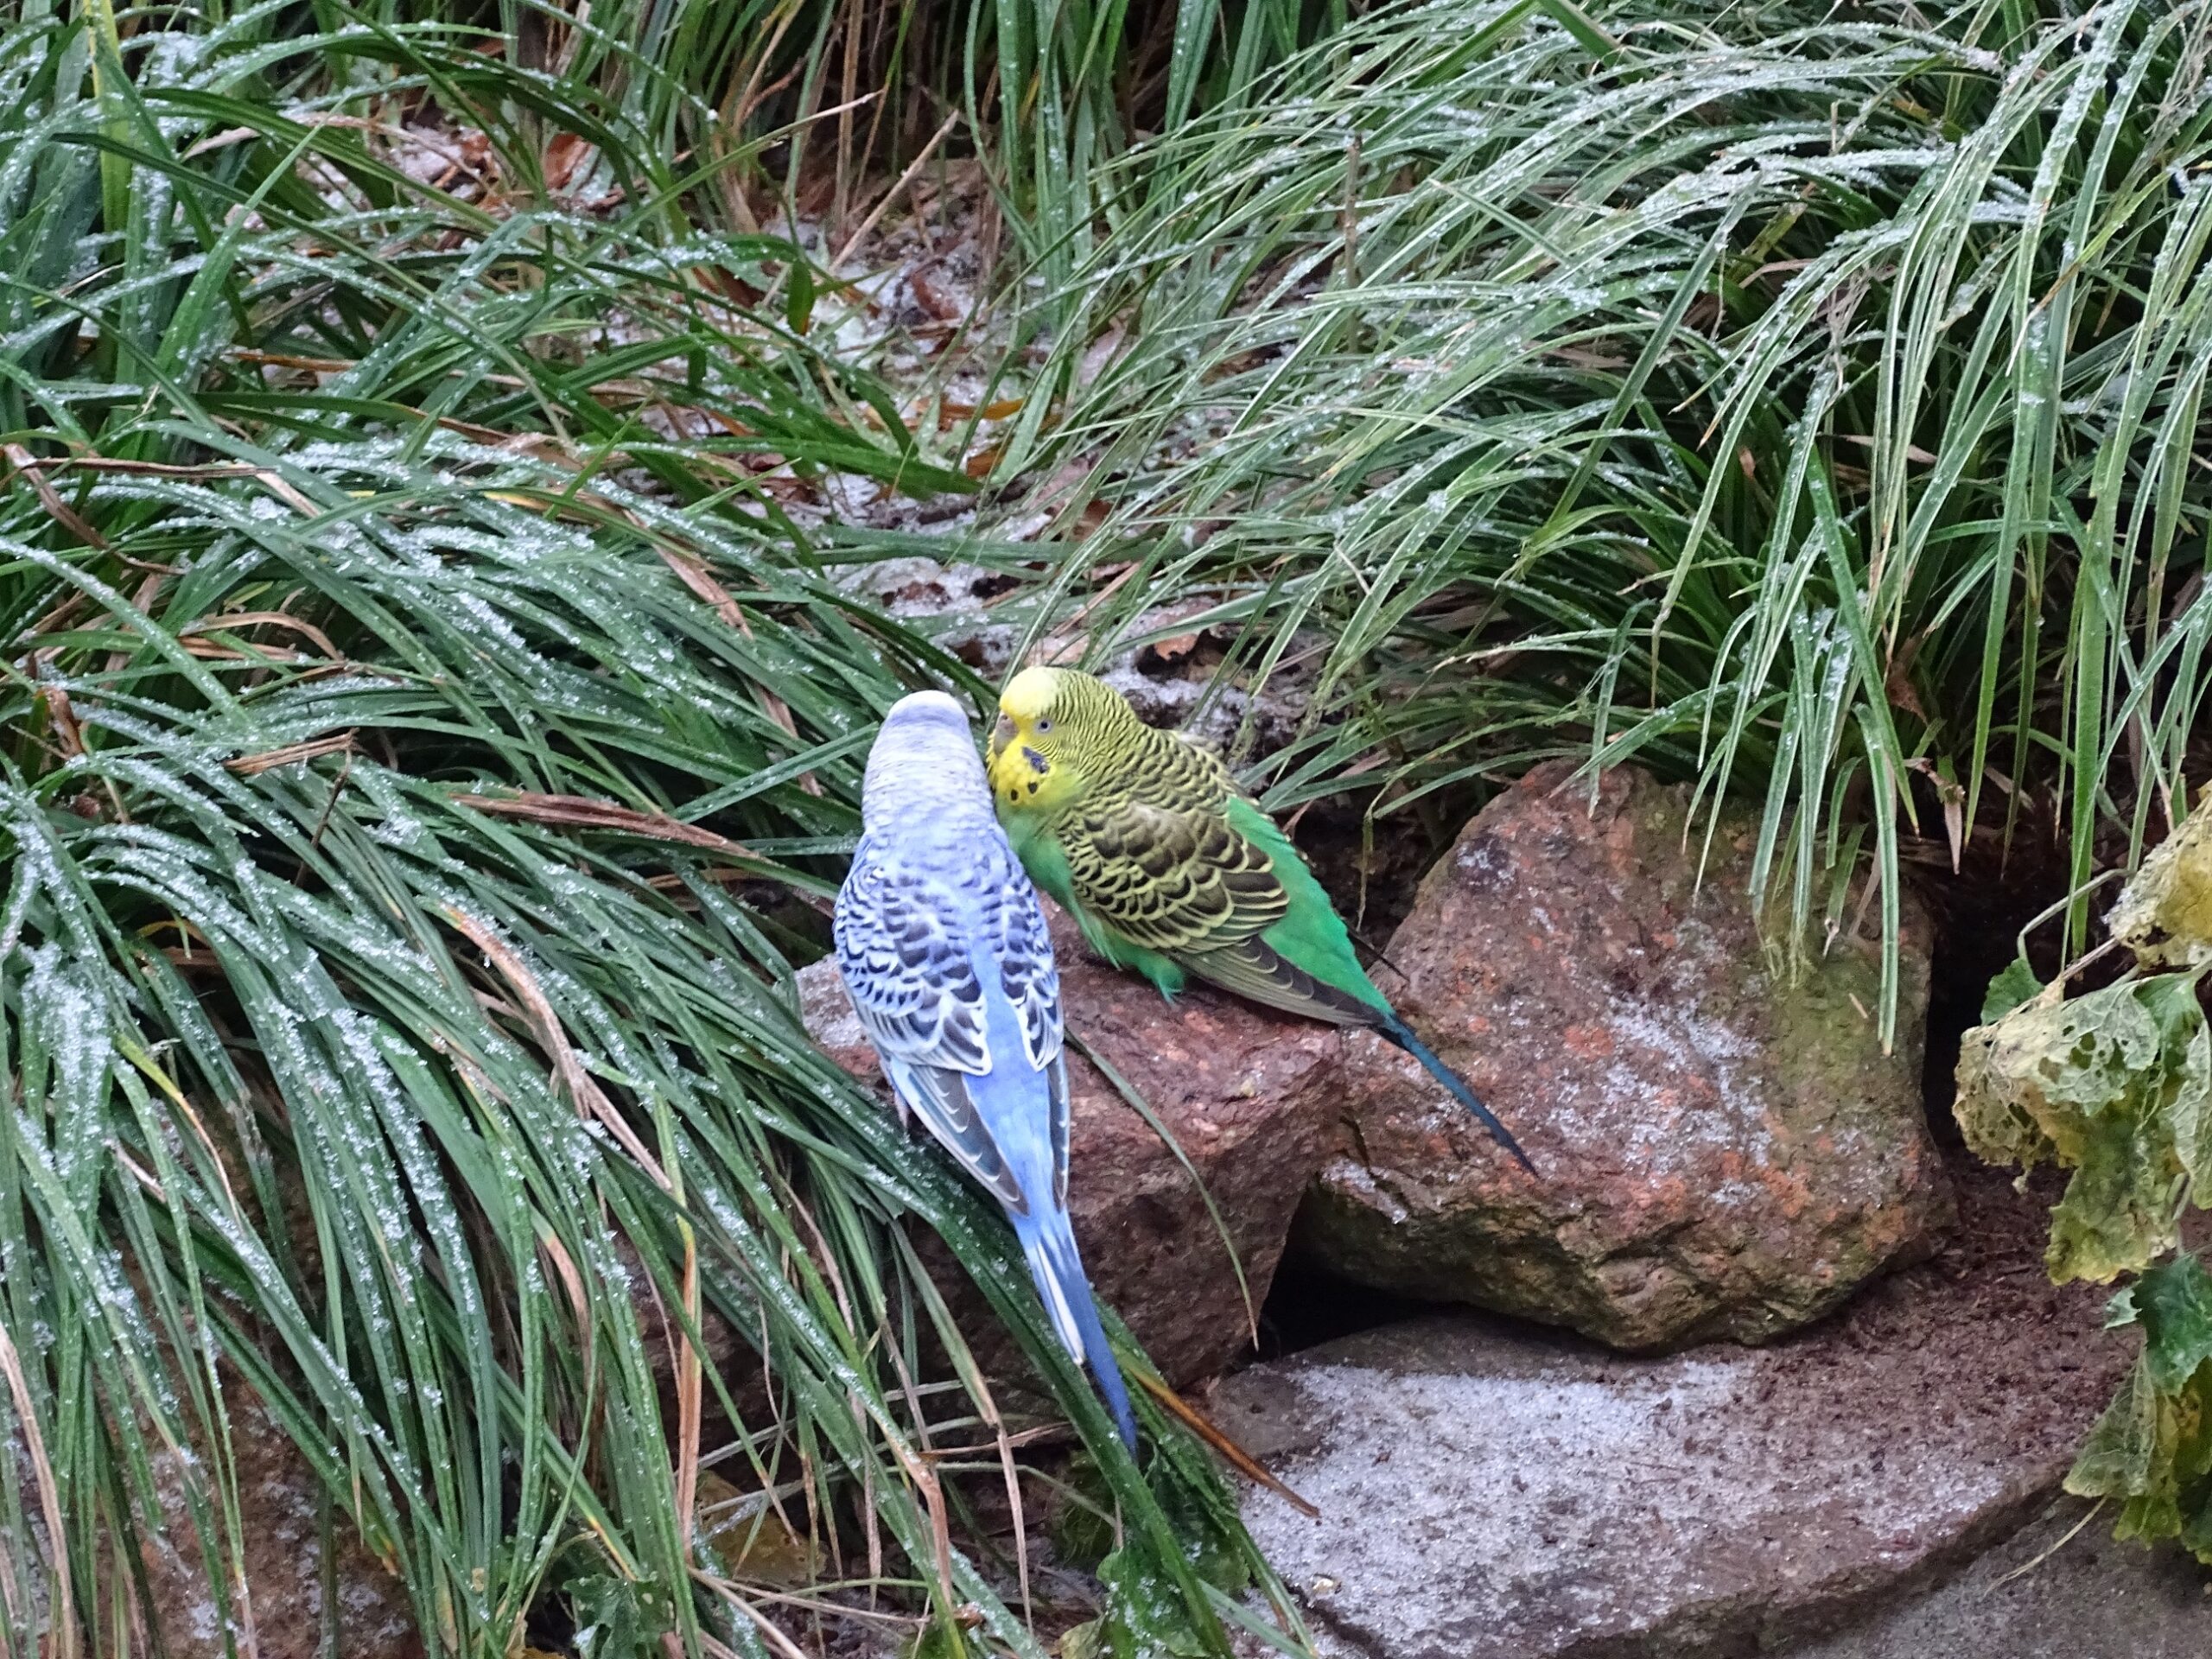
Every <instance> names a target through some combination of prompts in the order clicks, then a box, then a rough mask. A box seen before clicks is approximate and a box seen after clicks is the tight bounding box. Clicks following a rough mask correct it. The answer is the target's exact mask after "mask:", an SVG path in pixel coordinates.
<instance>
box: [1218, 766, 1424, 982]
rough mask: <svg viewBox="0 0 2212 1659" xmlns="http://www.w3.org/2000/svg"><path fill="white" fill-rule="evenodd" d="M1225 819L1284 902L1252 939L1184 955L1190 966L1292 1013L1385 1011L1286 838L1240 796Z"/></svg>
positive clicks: (1317, 887)
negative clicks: (1259, 858)
mask: <svg viewBox="0 0 2212 1659" xmlns="http://www.w3.org/2000/svg"><path fill="white" fill-rule="evenodd" d="M1224 817H1225V821H1226V822H1227V823H1228V825H1229V827H1230V829H1231V830H1232V831H1233V832H1235V834H1236V836H1237V837H1238V838H1239V839H1240V840H1242V841H1243V842H1245V843H1246V844H1247V845H1248V846H1250V847H1252V848H1253V849H1255V850H1256V851H1258V852H1259V853H1261V854H1262V855H1264V856H1265V857H1266V858H1267V860H1268V868H1269V871H1270V872H1271V873H1272V874H1273V875H1274V879H1275V881H1276V883H1277V885H1278V886H1280V887H1281V889H1282V892H1283V897H1284V899H1285V900H1286V905H1285V908H1284V912H1283V914H1282V917H1281V919H1279V920H1277V921H1275V922H1274V923H1273V924H1271V925H1269V926H1268V927H1267V928H1266V929H1265V930H1264V931H1262V932H1260V933H1259V934H1257V935H1256V936H1255V937H1252V938H1247V939H1243V940H1239V941H1236V943H1234V944H1230V945H1227V946H1224V947H1223V948H1221V949H1218V950H1211V951H1206V952H1204V953H1202V954H1199V955H1197V956H1193V957H1187V958H1185V961H1186V963H1187V965H1188V966H1189V968H1190V969H1191V971H1192V973H1194V974H1196V975H1198V977H1200V978H1201V979H1205V980H1208V981H1211V982H1212V983H1214V984H1216V985H1218V986H1220V987H1221V988H1223V989H1224V990H1229V991H1234V992H1236V994H1237V995H1240V996H1249V997H1250V998H1251V999H1252V1000H1253V1001H1255V1002H1264V1003H1266V1004H1268V1006H1269V1007H1278V1008H1282V1009H1286V1010H1287V1011H1288V1012H1290V1013H1293V1014H1308V1015H1311V1016H1313V1017H1314V1018H1317V1019H1322V1020H1334V1021H1337V1022H1338V1023H1345V1022H1349V1023H1351V1024H1355V1025H1367V1024H1370V1023H1371V1022H1372V1020H1373V1019H1374V1017H1375V1015H1376V1014H1383V1015H1385V1016H1388V1015H1389V1013H1390V1003H1389V998H1387V997H1385V996H1384V995H1383V993H1382V992H1381V991H1379V990H1377V989H1376V987H1375V982H1374V981H1373V980H1371V979H1370V978H1368V976H1367V970H1366V969H1364V968H1362V967H1361V966H1360V965H1359V958H1358V957H1357V956H1355V955H1354V954H1353V953H1352V948H1351V933H1350V932H1349V931H1346V929H1345V927H1344V918H1342V917H1340V916H1338V914H1337V910H1336V906H1334V905H1332V904H1331V903H1330V902H1329V895H1328V894H1327V893H1325V892H1323V891H1322V888H1321V884H1320V883H1319V881H1316V880H1314V879H1313V871H1312V870H1310V869H1308V868H1306V860H1305V859H1304V858H1303V857H1302V856H1301V855H1300V853H1299V850H1298V849H1297V848H1296V847H1294V846H1293V845H1292V844H1291V840H1290V837H1289V836H1286V835H1285V834H1283V832H1282V831H1281V829H1277V828H1276V827H1275V824H1274V820H1273V819H1271V818H1269V817H1268V815H1267V814H1266V813H1264V812H1262V810H1260V809H1259V808H1258V807H1256V806H1255V805H1254V804H1252V803H1251V802H1249V801H1248V800H1246V799H1244V798H1243V797H1242V796H1232V797H1230V801H1229V805H1228V810H1227V812H1226V813H1225V815H1224Z"/></svg>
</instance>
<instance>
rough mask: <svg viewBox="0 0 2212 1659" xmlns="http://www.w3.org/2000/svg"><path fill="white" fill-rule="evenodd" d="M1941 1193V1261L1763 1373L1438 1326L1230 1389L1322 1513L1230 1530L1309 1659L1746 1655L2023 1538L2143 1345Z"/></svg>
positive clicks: (2005, 1226) (1993, 1193) (1822, 1329)
mask: <svg viewBox="0 0 2212 1659" xmlns="http://www.w3.org/2000/svg"><path fill="white" fill-rule="evenodd" d="M1958 1175H1959V1192H1960V1200H1961V1225H1960V1227H1959V1229H1958V1230H1957V1232H1956V1233H1955V1234H1954V1235H1953V1236H1952V1237H1951V1239H1950V1240H1949V1241H1948V1243H1947V1244H1946V1245H1945V1246H1944V1247H1943V1248H1942V1249H1941V1250H1940V1251H1939V1253H1938V1254H1937V1255H1936V1256H1935V1257H1934V1258H1933V1259H1932V1260H1930V1261H1929V1262H1925V1263H1923V1264H1922V1265H1921V1266H1919V1267H1916V1268H1912V1269H1910V1270H1908V1271H1907V1272H1905V1273H1903V1274H1898V1275H1897V1276H1895V1277H1894V1278H1892V1279H1891V1280H1889V1281H1885V1282H1883V1283H1882V1284H1880V1285H1878V1286H1877V1287H1875V1288H1874V1289H1873V1290H1872V1291H1871V1292H1870V1293H1869V1294H1866V1296H1864V1297H1862V1298H1861V1299H1860V1300H1859V1301H1858V1302H1857V1303H1856V1304H1855V1305H1854V1306H1852V1307H1851V1308H1850V1309H1849V1310H1848V1311H1847V1312H1846V1313H1843V1314H1842V1315H1840V1316H1839V1317H1838V1318H1835V1319H1831V1320H1829V1321H1827V1322H1826V1323H1824V1324H1822V1325H1819V1326H1816V1327H1815V1328H1814V1329H1812V1330H1810V1331H1808V1332H1805V1333H1803V1334H1802V1335H1800V1336H1798V1337H1796V1338H1792V1339H1790V1340H1789V1341H1786V1342H1783V1343H1782V1344H1777V1345H1775V1346H1773V1347H1770V1348H1763V1349H1758V1350H1746V1349H1742V1348H1734V1347H1719V1346H1716V1347H1710V1348H1705V1349H1700V1350H1698V1351H1694V1352H1692V1353H1688V1354H1683V1355H1678V1356H1675V1357H1669V1358H1658V1359H1652V1358H1632V1357H1624V1356H1619V1355H1615V1354H1609V1353H1606V1352H1605V1351H1602V1350H1599V1349H1597V1348H1595V1347H1593V1346H1592V1345H1590V1344H1586V1343H1584V1342H1582V1341H1581V1340H1580V1339H1578V1338H1571V1337H1567V1336H1564V1335H1561V1334H1558V1333H1554V1332H1544V1331H1541V1330H1538V1329H1535V1328H1532V1327H1529V1326H1525V1325H1513V1324H1510V1323H1508V1322H1505V1321H1503V1320H1501V1319H1497V1318H1496V1317H1495V1316H1491V1315H1482V1314H1453V1315H1449V1316H1438V1317H1433V1318H1427V1319H1418V1320H1415V1321H1414V1322H1411V1323H1408V1324H1404V1325H1395V1326H1389V1327H1385V1328H1383V1329H1380V1330H1376V1331H1370V1332H1363V1333H1361V1334H1359V1335H1357V1336H1352V1337H1347V1338H1341V1339H1339V1340H1337V1341H1334V1342H1331V1343H1326V1344H1322V1345H1321V1346H1319V1347H1316V1348H1313V1349H1310V1350H1307V1351H1305V1352H1303V1353H1300V1354H1298V1355H1295V1356H1293V1357H1290V1358H1288V1359H1285V1360H1280V1361H1275V1362H1271V1363H1267V1364H1262V1365H1259V1366H1255V1367H1254V1368H1252V1369H1251V1370H1248V1371H1245V1372H1243V1374H1241V1375H1240V1376H1235V1377H1232V1378H1231V1379H1230V1380H1229V1381H1228V1382H1227V1383H1224V1385H1223V1386H1222V1388H1221V1389H1220V1391H1219V1393H1218V1394H1217V1396H1216V1398H1215V1401H1214V1408H1215V1412H1216V1416H1217V1421H1219V1422H1220V1423H1221V1425H1222V1427H1224V1429H1226V1430H1227V1431H1228V1432H1229V1433H1230V1434H1232V1435H1234V1436H1235V1437H1236V1439H1237V1440H1240V1441H1242V1442H1243V1444H1244V1445H1245V1446H1247V1447H1248V1448H1249V1450H1250V1451H1252V1452H1254V1453H1255V1454H1256V1455H1258V1456H1259V1457H1260V1458H1262V1459H1263V1460H1264V1461H1266V1462H1267V1463H1268V1465H1269V1466H1270V1467H1271V1468H1273V1469H1274V1471H1276V1472H1277V1473H1278V1474H1279V1475H1281V1477H1282V1478H1284V1479H1285V1480H1286V1481H1287V1482H1288V1483H1289V1484H1290V1485H1291V1486H1292V1487H1294V1489H1296V1490H1297V1491H1299V1492H1300V1493H1302V1494H1303V1495H1304V1496H1305V1497H1306V1498H1308V1499H1310V1500H1311V1501H1312V1502H1313V1503H1316V1504H1318V1505H1319V1507H1320V1510H1321V1512H1322V1517H1321V1519H1320V1520H1319V1522H1313V1521H1310V1520H1307V1519H1306V1518H1305V1517H1303V1516H1300V1515H1299V1514H1298V1513H1297V1512H1296V1511H1295V1510H1293V1509H1292V1508H1291V1507H1290V1506H1289V1505H1287V1503H1283V1502H1282V1501H1281V1499H1279V1498H1276V1497H1273V1496H1271V1495H1269V1494H1268V1493H1265V1492H1260V1491H1254V1492H1253V1493H1252V1494H1251V1495H1250V1496H1249V1498H1248V1500H1247V1502H1246V1505H1245V1515H1246V1518H1247V1520H1248V1522H1249V1524H1250V1525H1251V1528H1252V1530H1253V1533H1254V1535H1255V1537H1256V1538H1257V1540H1258V1541H1259V1543H1260V1545H1261V1547H1262V1548H1263V1549H1265V1550H1266V1551H1267V1553H1268V1556H1269V1558H1270V1559H1271V1560H1273V1561H1274V1563H1275V1565H1276V1566H1277V1567H1278V1568H1280V1569H1281V1572H1282V1573H1283V1576H1284V1578H1285V1580H1287V1582H1288V1583H1289V1584H1290V1585H1291V1586H1293V1588H1294V1589H1295V1590H1296V1591H1297V1592H1299V1593H1300V1596H1301V1598H1302V1599H1303V1600H1304V1603H1305V1605H1306V1610H1307V1613H1308V1616H1309V1618H1310V1619H1311V1621H1312V1623H1313V1626H1314V1629H1315V1634H1316V1637H1317V1639H1318V1640H1319V1643H1320V1644H1321V1646H1322V1649H1323V1651H1324V1652H1325V1653H1326V1654H1333V1655H1355V1654H1356V1655H1363V1656H1370V1659H1567V1656H1573V1659H1599V1656H1602V1659H1640V1656H1687V1655H1705V1654H1712V1653H1736V1652H1752V1651H1758V1650H1761V1649H1769V1648H1771V1647H1774V1646H1776V1645H1778V1644H1779V1643H1781V1642H1783V1640H1785V1639H1789V1638H1794V1637H1801V1636H1802V1635H1804V1634H1806V1633H1808V1632H1810V1631H1815V1630H1821V1629H1823V1628H1833V1627H1834V1625H1836V1624H1839V1623H1840V1622H1842V1621H1844V1620H1846V1619H1847V1618H1850V1617H1851V1616H1852V1615H1853V1613H1854V1612H1857V1611H1862V1610H1864V1609H1865V1608H1866V1607H1868V1606H1869V1605H1872V1604H1873V1603H1875V1602H1876V1601H1877V1599H1879V1598H1882V1597H1885V1596H1887V1595H1891V1594H1894V1593H1896V1592H1898V1591H1899V1590H1900V1589H1902V1588H1904V1587H1907V1586H1913V1585H1916V1584H1922V1583H1927V1582H1930V1581H1932V1580H1934V1579H1935V1578H1936V1576H1937V1575H1938V1574H1939V1573H1942V1571H1944V1570H1945V1569H1947V1568H1949V1567H1956V1566H1957V1565H1959V1564H1961V1563H1962V1562H1963V1561H1964V1560H1967V1558H1969V1557H1970V1556H1971V1555H1973V1554H1975V1553H1977V1552H1979V1551H1980V1549H1982V1548H1986V1547H1987V1546H1988V1545H1989V1544H1991V1543H1993V1542H1994V1541H1998V1540H1999V1539H2001V1538H2003V1537H2005V1535H2008V1534H2009V1533H2010V1532H2011V1531H2012V1530H2013V1529H2017V1528H2018V1526H2019V1525H2020V1524H2021V1523H2022V1522H2024V1520H2025V1519H2026V1518H2027V1517H2028V1516H2030V1515H2031V1514H2032V1513H2033V1512H2034V1510H2036V1509H2037V1507H2039V1505H2040V1504H2041V1503H2043V1502H2044V1500H2045V1499H2046V1498H2047V1497H2048V1496H2049V1495H2050V1492H2051V1491H2052V1489H2053V1487H2054V1486H2055V1485H2056V1482H2057V1481H2058V1479H2059V1478H2060V1477H2061V1476H2062V1475H2063V1473H2064V1471H2065V1469H2066V1467H2067V1465H2068V1464H2069V1462H2070V1460H2071V1459H2072V1456H2073V1452H2074V1448H2075V1445H2076V1444H2077V1443H2078V1441H2079V1440H2080V1438H2081V1436H2082V1434H2083V1433H2085V1432H2086V1431H2087V1429H2088V1427H2089V1425H2090V1424H2091V1423H2092V1422H2093V1421H2094V1420H2095V1417H2096V1415H2097V1413H2098V1412H2099V1411H2100V1410H2101V1408H2102V1407H2103V1405H2104V1403H2105V1402H2106V1401H2107V1399H2108V1398H2109V1397H2110V1395H2111V1392H2112V1389H2113V1387H2114V1386H2115V1385H2116V1384H2117V1383H2118V1382H2119V1379H2120V1376H2121V1375H2122V1373H2123V1372H2124V1371H2125V1370H2126V1366H2127V1364H2128V1363H2129V1362H2130V1361H2131V1359H2132V1358H2133V1342H2132V1341H2130V1340H2129V1339H2128V1338H2126V1337H2125V1336H2124V1335H2121V1334H2107V1333H2105V1332H2102V1331H2101V1328H2100V1326H2101V1301H2102V1297H2101V1295H2100V1294H2097V1293H2095V1292H2094V1291H2091V1292H2087V1293H2084V1292H2083V1291H2082V1288H2081V1287H2069V1289H2067V1290H2063V1291H2061V1290H2056V1289H2054V1288H2053V1287H2051V1286H2050V1283H2049V1281H2047V1280H2046V1279H2045V1278H2044V1274H2043V1273H2042V1270H2041V1268H2040V1265H2039V1255H2040V1249H2041V1240H2042V1228H2043V1224H2044V1217H2045V1216H2046V1214H2047V1210H2048V1205H2049V1203H2050V1195H2049V1194H2047V1193H2044V1192H2040V1191H2038V1192H2037V1193H2035V1194H2031V1195H2029V1196H2025V1197H2023V1196H2021V1195H2017V1194H2015V1193H2013V1192H2012V1190H2011V1188H2010V1186H2009V1185H2007V1184H2006V1183H2005V1180H2004V1179H2003V1178H2002V1177H2001V1176H1999V1175H1997V1174H1995V1173H1993V1172H1988V1171H1983V1170H1976V1169H1961V1170H1960V1171H1959V1172H1958ZM2208 1630H2209V1631H2212V1627H2208ZM1942 1650H1945V1649H1931V1651H1942ZM1948 1651H1959V1649H1948ZM1986 1651H1988V1652H1990V1653H1991V1654H1994V1653H1995V1652H1996V1651H1997V1650H1996V1649H1989V1650H1986Z"/></svg>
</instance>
